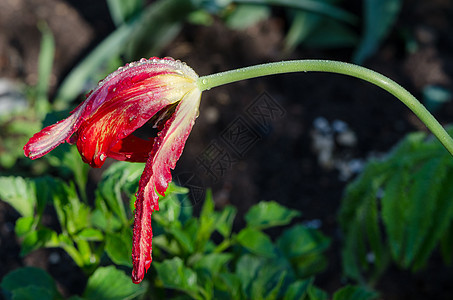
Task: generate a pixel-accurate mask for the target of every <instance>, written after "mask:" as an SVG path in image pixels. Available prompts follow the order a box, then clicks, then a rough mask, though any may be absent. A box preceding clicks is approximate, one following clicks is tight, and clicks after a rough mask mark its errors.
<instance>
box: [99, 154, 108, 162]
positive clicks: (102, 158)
mask: <svg viewBox="0 0 453 300" xmlns="http://www.w3.org/2000/svg"><path fill="white" fill-rule="evenodd" d="M106 158H107V156H106V155H105V154H104V153H101V155H99V159H100V160H101V161H104V160H105V159H106Z"/></svg>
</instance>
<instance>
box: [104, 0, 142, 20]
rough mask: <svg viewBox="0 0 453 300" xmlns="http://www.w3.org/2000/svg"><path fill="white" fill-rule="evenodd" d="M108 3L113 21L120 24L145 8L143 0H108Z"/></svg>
mask: <svg viewBox="0 0 453 300" xmlns="http://www.w3.org/2000/svg"><path fill="white" fill-rule="evenodd" d="M107 5H108V7H109V10H110V16H111V17H112V20H113V22H114V23H115V25H116V26H120V25H122V24H123V23H126V22H127V21H129V20H130V19H131V18H132V17H133V16H134V15H136V14H138V13H139V12H140V11H141V10H142V9H143V0H129V1H124V0H107Z"/></svg>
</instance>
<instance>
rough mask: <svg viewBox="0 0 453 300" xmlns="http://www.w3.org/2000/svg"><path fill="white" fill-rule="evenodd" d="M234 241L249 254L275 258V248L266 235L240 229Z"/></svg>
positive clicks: (254, 230) (250, 229)
mask: <svg viewBox="0 0 453 300" xmlns="http://www.w3.org/2000/svg"><path fill="white" fill-rule="evenodd" d="M236 241H237V242H238V243H239V244H240V245H241V246H243V247H244V248H246V249H247V250H249V251H250V252H252V253H254V254H257V255H261V256H264V257H275V256H276V252H275V247H274V244H273V243H272V241H271V239H270V238H269V236H268V235H266V234H264V233H262V232H261V231H259V230H256V229H252V228H247V227H246V228H244V229H242V230H241V231H240V232H239V233H238V235H237V236H236Z"/></svg>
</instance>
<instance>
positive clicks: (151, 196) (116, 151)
mask: <svg viewBox="0 0 453 300" xmlns="http://www.w3.org/2000/svg"><path fill="white" fill-rule="evenodd" d="M306 71H322V72H332V73H339V74H346V75H350V76H353V77H357V78H360V79H363V80H366V81H369V82H371V83H373V84H375V85H377V86H379V87H381V88H383V89H385V90H387V91H389V92H390V93H392V94H393V95H395V96H396V97H397V98H398V99H399V100H401V101H402V102H403V103H404V104H406V105H407V106H408V107H409V108H410V109H411V110H412V111H413V112H414V113H415V114H416V115H417V116H418V117H419V118H420V119H421V120H422V121H423V122H424V123H425V124H426V126H427V127H428V128H429V129H431V131H432V132H433V133H434V135H435V136H436V137H437V138H438V139H439V140H440V141H441V142H442V144H443V145H444V146H445V148H446V149H447V150H448V151H449V152H450V153H451V154H452V155H453V140H452V139H451V137H450V136H449V135H448V133H447V132H446V131H445V130H444V129H443V128H442V126H441V125H440V124H439V123H438V122H437V120H436V119H435V118H434V117H433V116H432V115H431V114H430V113H429V112H428V111H427V110H426V109H425V108H424V107H423V105H421V104H420V102H419V101H418V100H417V99H416V98H414V97H413V96H412V95H411V94H410V93H409V92H408V91H406V90H405V89H403V88H402V87H401V86H400V85H398V84H397V83H396V82H394V81H392V80H390V79H389V78H387V77H385V76H383V75H381V74H378V73H376V72H374V71H371V70H369V69H366V68H363V67H360V66H355V65H352V64H347V63H342V62H338V61H327V60H296V61H287V62H276V63H269V64H263V65H257V66H252V67H247V68H242V69H237V70H232V71H227V72H223V73H218V74H212V75H207V76H204V77H201V78H198V75H197V74H196V73H195V72H194V71H193V70H192V69H191V68H190V67H188V66H187V65H185V64H184V63H181V62H179V61H175V60H173V59H170V58H165V59H158V58H151V59H149V60H147V59H142V60H140V61H139V62H134V63H130V64H128V65H126V66H125V67H123V68H119V69H118V70H117V71H116V72H114V73H112V74H111V75H109V76H107V78H105V79H104V80H103V81H101V82H100V83H99V85H98V87H97V88H95V89H94V90H93V91H92V92H91V93H90V94H89V95H88V97H87V99H86V100H85V102H83V103H82V104H81V105H79V107H77V108H76V109H75V110H74V111H73V112H72V114H71V115H70V116H69V117H68V118H67V119H65V120H62V121H60V122H58V123H56V124H54V125H51V126H49V127H46V128H44V129H43V130H41V131H40V132H38V133H37V134H35V135H34V136H33V137H32V138H31V139H30V140H29V141H28V143H27V144H26V145H25V147H24V151H25V155H26V156H28V157H30V158H31V159H35V158H38V157H41V156H43V155H45V154H46V153H48V152H49V151H51V150H52V149H54V148H55V147H57V146H58V145H59V144H61V143H64V142H65V141H66V142H69V143H76V144H77V148H78V149H79V152H80V154H81V155H82V158H83V160H84V161H85V162H87V163H89V164H90V165H91V166H93V167H100V166H102V164H103V163H104V161H105V159H106V158H107V157H111V158H114V159H117V160H125V161H134V162H146V165H145V169H144V171H143V174H142V176H141V178H140V182H139V187H138V191H137V193H136V198H137V200H136V202H135V219H134V229H133V230H134V236H133V249H132V263H133V271H132V280H133V281H134V282H135V283H139V282H140V281H141V280H142V279H143V277H144V275H145V272H146V271H147V270H148V268H149V266H150V264H151V260H152V259H151V250H152V243H151V242H152V236H153V234H152V230H151V214H152V213H153V211H155V210H158V209H159V206H158V199H159V194H160V195H162V196H164V193H165V190H166V189H167V187H168V183H169V182H170V181H171V173H170V169H173V168H174V167H175V165H176V161H177V160H178V159H179V157H180V156H181V153H182V150H183V148H184V144H185V142H186V140H187V137H188V136H189V133H190V131H191V129H192V126H193V124H194V122H195V119H196V118H197V116H198V107H199V103H200V96H201V92H202V91H204V90H208V89H210V88H213V87H216V86H219V85H223V84H227V83H231V82H236V81H239V80H244V79H249V78H254V77H259V76H265V75H272V74H281V73H289V72H306ZM146 123H150V124H151V125H152V126H154V127H155V128H157V130H158V133H157V135H156V136H155V137H152V138H147V139H144V138H142V137H138V136H136V135H135V134H134V132H135V131H136V130H137V129H139V128H140V127H142V126H144V125H145V124H146Z"/></svg>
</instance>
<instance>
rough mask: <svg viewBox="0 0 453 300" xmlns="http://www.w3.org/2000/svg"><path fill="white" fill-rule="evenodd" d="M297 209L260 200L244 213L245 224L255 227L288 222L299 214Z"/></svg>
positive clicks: (272, 225) (279, 224)
mask: <svg viewBox="0 0 453 300" xmlns="http://www.w3.org/2000/svg"><path fill="white" fill-rule="evenodd" d="M299 215H300V213H299V212H298V211H295V210H292V209H288V208H286V207H284V206H281V205H280V204H278V203H277V202H274V201H270V202H264V201H262V202H260V203H258V204H257V205H254V206H252V207H251V208H250V210H249V211H248V212H247V213H246V215H245V220H246V221H247V226H248V227H251V228H256V229H264V228H269V227H275V226H281V225H287V224H289V223H290V222H291V221H292V219H293V218H295V217H297V216H299Z"/></svg>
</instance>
